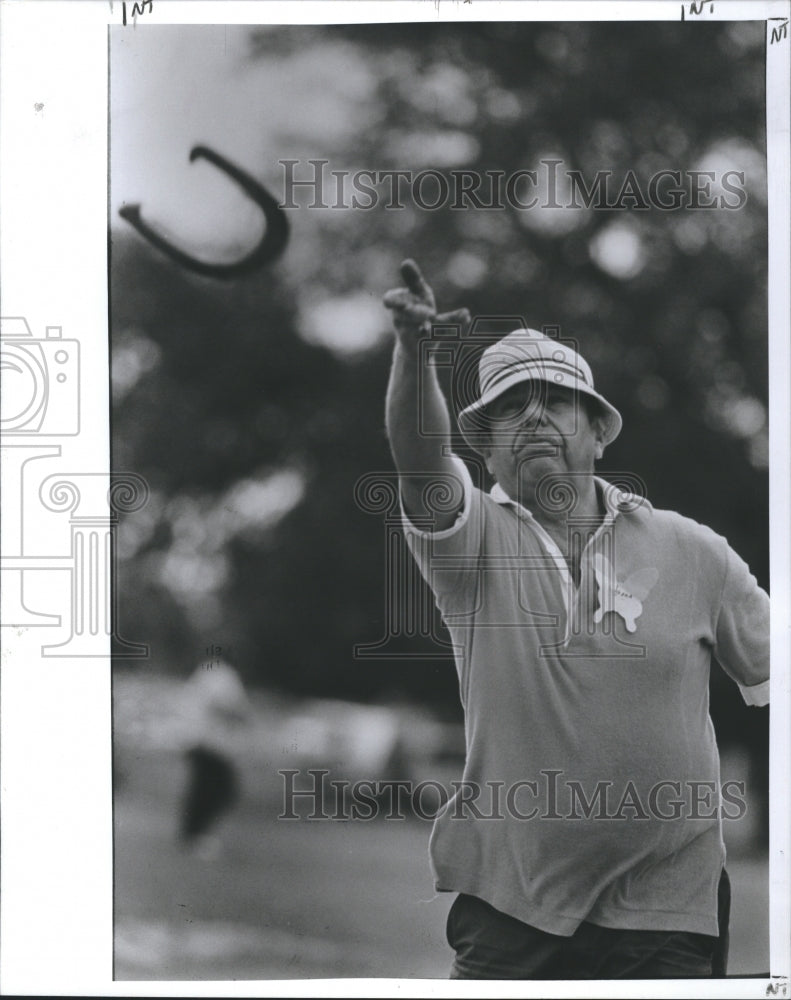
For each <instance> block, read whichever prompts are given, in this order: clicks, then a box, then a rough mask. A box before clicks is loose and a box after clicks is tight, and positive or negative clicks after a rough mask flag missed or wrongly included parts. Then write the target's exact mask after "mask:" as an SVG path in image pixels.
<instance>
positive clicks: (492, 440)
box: [484, 382, 604, 504]
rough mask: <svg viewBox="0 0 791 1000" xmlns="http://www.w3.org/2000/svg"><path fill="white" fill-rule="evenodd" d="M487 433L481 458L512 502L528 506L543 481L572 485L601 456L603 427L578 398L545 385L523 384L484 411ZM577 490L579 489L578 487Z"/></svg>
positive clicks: (569, 390) (589, 473) (556, 387)
mask: <svg viewBox="0 0 791 1000" xmlns="http://www.w3.org/2000/svg"><path fill="white" fill-rule="evenodd" d="M487 415H488V416H489V418H490V423H491V429H490V435H489V445H488V447H487V449H486V452H485V454H484V457H485V458H486V466H487V468H488V469H489V472H490V473H491V474H492V475H493V476H494V477H495V479H496V480H497V482H498V483H499V484H500V486H501V487H502V488H503V489H504V490H505V492H506V493H507V494H508V496H510V497H511V499H512V500H519V501H520V502H522V503H525V504H530V503H533V502H534V500H535V489H536V486H537V485H538V483H539V481H540V480H541V479H543V478H544V477H545V476H548V475H551V476H553V477H555V476H557V477H558V478H559V479H566V480H567V481H568V482H570V483H571V484H572V486H573V485H574V483H573V480H574V479H576V478H577V477H578V476H579V475H581V474H588V475H591V474H592V473H593V465H594V462H595V460H596V459H598V458H601V456H602V454H603V452H604V443H603V436H604V423H603V421H602V420H601V418H600V417H598V416H597V415H594V416H592V417H591V416H589V415H588V408H587V406H586V405H585V403H584V402H583V401H582V398H581V396H580V395H579V394H578V393H576V392H574V391H573V390H572V389H568V388H565V387H562V386H555V385H552V384H551V383H549V382H522V383H521V384H520V385H516V386H513V387H512V388H511V389H508V390H507V391H506V392H504V393H503V395H502V396H500V397H499V398H498V399H496V400H495V401H494V402H493V403H491V404H490V405H489V406H488V407H487ZM579 485H581V484H579Z"/></svg>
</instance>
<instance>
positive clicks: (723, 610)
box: [714, 546, 769, 705]
mask: <svg viewBox="0 0 791 1000" xmlns="http://www.w3.org/2000/svg"><path fill="white" fill-rule="evenodd" d="M714 653H715V656H716V657H717V660H718V661H719V663H720V664H721V666H722V668H723V669H724V670H725V672H726V673H727V674H728V675H729V676H730V677H731V678H733V680H734V681H736V683H737V684H738V685H739V690H740V691H741V693H742V697H743V698H744V700H745V702H746V703H747V704H748V705H768V704H769V597H768V595H767V594H766V592H765V591H764V590H762V589H761V588H760V587H759V586H758V582H757V580H756V579H755V577H754V576H753V575H752V573H751V572H750V570H749V568H748V566H747V564H746V563H745V562H744V560H743V559H742V558H741V557H740V556H738V555H737V554H736V553H735V552H734V551H733V549H732V548H731V547H730V546H726V565H725V581H724V585H723V590H722V599H721V602H720V609H719V616H718V619H717V627H716V635H715V647H714Z"/></svg>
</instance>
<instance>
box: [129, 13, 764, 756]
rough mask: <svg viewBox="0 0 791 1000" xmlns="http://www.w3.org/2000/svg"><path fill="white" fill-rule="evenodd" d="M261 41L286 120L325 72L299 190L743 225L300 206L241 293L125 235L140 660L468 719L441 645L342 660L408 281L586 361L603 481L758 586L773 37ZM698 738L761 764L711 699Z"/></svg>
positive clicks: (565, 35)
mask: <svg viewBox="0 0 791 1000" xmlns="http://www.w3.org/2000/svg"><path fill="white" fill-rule="evenodd" d="M250 40H251V48H250V60H251V61H252V62H253V63H255V62H266V63H267V64H269V65H271V66H273V67H274V68H275V69H276V70H277V73H278V78H279V79H280V80H281V81H282V86H281V89H280V94H281V95H282V94H289V93H294V94H297V93H301V92H300V91H299V89H298V82H299V79H300V76H301V75H302V74H304V73H305V68H306V67H310V68H311V72H312V73H313V74H314V77H316V76H318V78H319V81H320V82H321V80H322V72H323V71H324V72H325V74H326V76H325V79H324V85H323V86H322V87H321V88H320V91H321V92H318V91H317V92H316V94H315V97H316V100H317V101H319V102H320V103H319V106H320V107H321V109H322V113H321V115H316V116H314V117H315V124H314V125H313V126H312V127H311V128H309V127H308V126H306V125H305V124H304V121H303V120H302V119H300V118H299V115H297V116H296V118H295V122H294V123H293V124H292V125H291V126H289V124H288V122H286V124H284V125H282V135H281V137H280V138H281V141H280V143H279V145H278V146H277V147H276V149H275V152H276V153H277V155H278V156H279V157H281V158H286V157H291V158H295V159H298V160H299V161H300V166H299V170H300V171H301V173H300V175H299V176H301V177H304V176H306V175H307V173H308V170H307V167H306V166H305V164H306V163H307V160H308V159H310V158H323V159H326V160H328V161H329V166H328V169H338V170H349V171H354V170H356V169H363V168H365V169H369V170H377V171H382V170H394V169H413V170H417V169H426V168H432V169H436V170H438V171H440V172H441V173H442V174H443V175H444V176H446V177H450V171H451V170H454V169H465V170H474V171H479V172H481V171H485V170H500V171H504V172H505V173H506V174H507V175H510V174H512V173H514V172H515V171H517V170H524V169H536V167H537V165H538V163H539V161H540V160H541V159H542V158H544V159H546V158H548V157H555V158H556V159H562V161H563V166H562V169H563V170H566V169H576V170H579V171H581V172H582V175H583V177H584V178H585V179H586V181H587V182H588V183H590V182H591V180H592V179H593V176H594V174H595V172H596V171H597V170H609V171H611V172H612V175H613V178H615V179H616V191H617V188H618V187H620V182H621V181H622V179H623V178H624V176H625V175H626V173H627V171H630V170H632V171H634V173H635V177H636V178H637V180H638V182H639V184H640V187H641V189H642V191H645V190H646V187H647V183H648V180H649V178H650V177H651V175H652V174H653V173H655V172H656V171H657V170H660V169H668V170H680V171H689V170H715V171H720V172H721V171H723V170H726V169H734V170H739V171H744V189H745V190H746V192H747V199H746V202H745V203H744V204H743V205H742V206H740V207H739V210H738V211H729V210H727V209H719V210H717V211H702V210H698V211H690V210H678V211H662V210H661V209H658V208H655V207H651V208H648V209H642V208H640V207H627V208H624V209H622V210H618V209H602V210H597V209H595V208H590V209H585V208H580V209H578V210H566V209H540V210H536V211H518V210H515V209H505V210H486V209H478V210H476V209H473V208H469V207H468V208H465V209H462V210H452V209H451V208H450V207H449V206H448V205H445V206H443V207H440V208H438V209H437V210H434V211H427V210H421V209H419V208H418V207H417V206H416V205H415V204H414V203H413V202H412V201H411V200H410V199H408V198H407V199H405V201H406V204H405V207H404V208H403V209H402V210H398V209H390V210H388V209H386V208H385V207H384V201H385V199H384V198H382V199H381V200H380V202H379V204H378V205H376V206H375V207H373V208H371V209H369V210H364V209H359V210H357V211H351V210H349V211H333V210H332V209H327V210H320V209H308V208H305V207H304V206H305V205H307V204H308V203H309V201H310V199H311V197H312V196H311V193H310V192H309V191H306V190H304V189H302V190H300V191H299V192H298V194H297V195H296V196H295V197H296V198H297V201H298V202H299V204H300V205H301V206H303V207H301V208H300V209H299V210H297V209H295V210H292V212H291V222H292V232H293V237H292V245H291V247H290V249H289V251H288V252H287V254H286V256H285V257H284V258H283V260H282V261H280V262H279V263H278V264H277V265H275V267H273V268H272V269H270V270H269V271H268V272H266V273H264V274H261V275H260V277H252V278H246V279H243V280H240V281H239V282H237V283H235V284H234V285H233V286H232V287H226V286H218V285H214V284H211V283H209V282H206V281H204V280H202V279H199V278H196V277H194V276H190V275H186V274H182V273H180V272H179V271H177V270H176V269H175V268H174V267H173V266H171V265H170V263H168V262H167V261H166V260H164V259H163V258H161V257H159V256H157V255H156V254H155V253H154V252H153V251H151V250H150V249H149V248H148V247H146V246H145V245H143V244H142V243H141V242H140V241H139V240H138V239H137V237H135V236H133V235H132V234H131V233H130V232H129V231H124V230H121V229H118V230H117V231H116V232H114V234H113V253H112V270H111V277H112V336H113V371H114V381H115V402H114V411H113V442H114V467H115V468H117V469H119V470H120V469H132V470H134V471H136V472H139V473H141V474H143V475H145V476H146V478H147V479H148V480H149V482H150V484H151V486H152V490H153V494H152V502H151V505H150V510H149V513H148V514H147V515H145V514H144V515H134V516H133V517H130V518H129V519H127V521H126V522H125V524H124V525H123V530H122V537H121V543H122V544H121V555H122V560H123V561H122V569H121V578H120V586H121V589H122V594H123V596H122V616H121V620H122V631H123V632H124V634H126V635H128V636H129V637H130V638H133V639H140V638H144V639H145V640H146V641H149V642H151V643H152V645H153V647H154V655H155V656H157V657H161V658H162V659H163V660H164V661H167V662H169V663H170V664H172V666H173V668H174V669H179V670H184V671H187V670H189V669H191V667H192V666H193V665H194V662H195V659H196V658H197V657H199V656H200V652H201V649H202V648H203V646H204V645H205V644H206V643H208V642H221V643H224V644H225V645H226V647H227V646H228V645H232V646H233V650H234V654H235V655H234V656H232V659H233V660H234V662H235V663H237V664H238V665H239V666H240V667H241V668H242V670H243V671H244V673H245V674H246V676H247V677H248V678H249V679H254V680H258V681H260V682H263V683H267V684H270V685H277V686H281V687H283V688H288V689H290V690H293V691H299V692H311V693H314V694H336V695H339V696H352V697H377V696H382V695H383V694H384V693H385V692H387V693H390V694H392V693H398V692H400V693H405V694H408V695H410V696H412V697H419V698H423V699H426V700H431V701H433V702H435V703H436V704H437V705H440V706H446V707H449V710H451V711H452V710H453V707H454V706H456V702H457V695H456V690H455V689H456V680H455V673H454V671H453V669H452V666H451V662H450V659H447V660H446V661H437V660H428V659H423V658H422V657H421V654H426V653H429V652H436V651H437V647H436V644H435V643H434V642H433V641H432V640H430V639H427V638H422V639H421V638H419V637H418V638H413V639H409V640H406V639H405V640H404V644H405V648H406V649H408V651H409V652H410V653H411V654H412V656H413V658H412V659H409V660H393V661H384V662H382V661H376V660H372V661H370V660H369V661H366V660H356V659H355V658H354V657H353V655H352V649H353V646H354V645H355V644H357V643H373V642H376V641H377V640H378V639H380V638H381V636H382V635H383V632H384V627H385V618H386V615H385V579H386V561H385V548H384V546H385V529H384V524H383V521H382V519H381V518H378V517H373V516H371V515H370V514H368V513H365V512H363V511H361V510H360V509H359V508H358V507H357V506H356V505H355V502H354V495H353V491H354V485H355V483H356V482H357V480H358V479H359V478H360V477H361V476H363V475H364V474H366V473H369V472H372V471H377V470H383V471H390V470H391V461H390V457H389V453H388V449H387V445H386V440H385V437H384V433H383V398H384V390H385V385H386V380H387V370H388V365H389V350H390V348H389V343H390V341H389V338H388V337H387V336H386V330H387V317H386V316H385V314H384V312H383V311H382V312H381V313H379V312H377V311H376V310H377V308H378V307H377V303H378V300H379V297H380V295H381V293H382V292H383V291H384V290H385V289H386V288H388V287H390V286H391V284H392V283H394V281H395V280H396V276H397V266H398V263H399V261H400V259H401V258H402V257H404V256H407V255H410V256H414V257H415V258H416V259H417V260H419V261H420V262H421V264H422V265H423V267H424V270H425V273H426V274H427V275H428V276H429V278H430V280H431V281H432V282H433V283H434V286H435V289H436V291H437V297H438V300H439V301H440V302H441V303H442V304H443V305H445V306H447V307H452V306H455V305H461V304H464V305H467V306H469V307H470V308H471V309H472V310H473V312H475V313H478V314H491V313H497V314H507V315H522V316H524V317H525V319H526V320H527V321H528V322H529V323H530V324H531V325H533V326H541V325H544V324H557V325H559V326H560V328H561V331H562V334H563V335H564V336H570V337H574V338H575V339H576V340H577V341H578V342H579V345H580V348H581V350H582V351H583V353H584V354H585V355H586V357H588V358H589V360H590V361H591V363H592V366H593V368H594V371H595V373H596V377H597V383H598V385H599V387H600V388H601V390H602V391H603V392H604V393H605V394H606V395H607V396H608V397H609V398H611V399H612V400H613V401H614V402H615V403H616V404H617V405H618V406H619V408H620V409H621V410H622V412H623V416H624V431H623V434H622V435H621V437H620V438H619V440H618V441H617V442H616V443H615V444H614V445H613V446H612V447H611V449H610V450H609V451H608V454H607V456H606V460H605V462H604V464H603V472H604V474H605V475H606V472H607V470H608V469H610V470H629V471H630V472H633V473H637V474H638V475H640V476H642V478H643V479H644V480H645V481H646V483H647V487H648V493H649V497H650V498H651V500H652V502H653V503H654V504H655V505H656V506H660V507H672V508H674V509H677V510H679V511H681V512H682V513H684V514H687V515H689V516H691V517H694V518H696V519H697V520H699V521H701V522H704V523H707V524H709V525H711V526H712V527H713V528H714V529H715V530H717V531H719V532H721V533H723V534H725V535H726V536H727V537H728V539H729V540H730V542H731V544H732V545H733V546H734V547H735V548H736V549H737V550H738V551H739V552H740V553H741V554H742V555H743V556H744V557H745V558H746V559H747V560H748V562H749V563H750V565H751V566H752V567H753V569H754V571H755V573H756V575H757V576H758V577H759V580H760V581H761V582H762V584H764V585H766V584H767V581H768V530H767V525H768V475H767V466H768V452H767V445H766V441H767V437H766V435H767V428H766V403H767V334H766V331H767V318H766V284H765V281H766V277H765V275H766V189H765V176H764V166H763V156H764V103H763V102H764V55H763V51H764V48H763V46H764V27H763V24H762V23H760V22H755V23H751V22H734V23H727V22H712V23H701V24H694V25H691V24H685V25H682V24H669V23H661V24H659V23H657V24H650V23H646V24H640V23H632V24H609V23H591V24H587V23H585V24H549V23H548V24H526V23H520V24H501V23H479V24H453V23H448V24H398V25H387V26H375V25H347V26H333V27H329V26H322V27H308V26H305V27H277V28H267V29H260V30H256V31H253V32H251V38H250ZM292 85H293V90H290V89H289V88H290V87H292ZM271 99H272V100H275V98H271ZM278 99H279V100H282V96H281V97H280V98H278ZM262 100H263V98H262ZM292 100H294V101H296V98H292ZM322 101H323V102H324V103H323V104H322V103H321V102H322ZM333 101H334V103H332V102H333ZM328 102H329V103H328ZM264 113H265V112H262V114H264ZM295 114H296V112H295ZM267 169H269V168H267ZM282 176H284V175H282ZM333 190H334V189H333ZM328 197H329V198H330V199H331V198H332V194H330V195H328ZM626 205H627V206H629V205H631V203H630V202H626ZM449 388H450V385H449ZM135 518H138V521H137V526H136V524H135ZM146 518H147V520H146ZM141 525H142V526H141ZM132 594H134V597H132ZM712 711H713V714H714V715H715V721H719V720H722V724H723V727H724V731H725V728H726V729H727V733H739V734H741V735H742V736H743V737H744V738H747V739H749V740H751V741H752V742H753V744H754V745H757V743H758V742H759V741H760V740H762V739H763V738H764V731H765V729H764V726H765V724H764V722H763V721H762V717H760V716H759V714H758V713H754V712H752V713H750V712H748V711H747V710H746V709H744V708H743V707H742V706H741V702H740V699H739V695H738V692H736V690H735V687H734V686H733V685H732V684H731V683H730V682H729V681H727V680H725V679H723V677H722V675H721V673H719V672H718V673H717V674H716V675H715V676H714V678H713V683H712Z"/></svg>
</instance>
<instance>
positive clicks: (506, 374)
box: [459, 329, 623, 452]
mask: <svg viewBox="0 0 791 1000" xmlns="http://www.w3.org/2000/svg"><path fill="white" fill-rule="evenodd" d="M478 378H479V381H480V398H479V399H477V400H476V401H475V402H474V403H472V404H471V405H470V406H468V407H466V408H465V409H464V410H462V411H461V413H460V414H459V428H460V430H461V432H462V434H463V435H464V438H465V440H466V441H467V444H469V445H470V447H471V448H474V449H475V451H477V452H480V450H481V448H480V445H482V444H484V442H485V441H487V440H488V428H489V422H488V416H487V413H486V407H487V406H488V405H489V404H490V403H492V402H494V400H495V399H497V398H498V397H500V396H502V394H503V393H504V392H506V390H508V389H510V388H511V387H512V386H514V385H518V384H519V383H520V382H533V381H540V382H548V383H550V384H551V385H559V386H564V387H565V388H567V389H575V390H576V391H577V392H584V393H585V394H586V395H587V396H592V397H593V399H595V400H596V401H597V402H598V403H599V404H600V405H601V408H602V417H603V418H604V421H605V430H604V440H603V443H604V444H605V445H608V444H610V442H611V441H614V440H615V439H616V438H617V437H618V435H619V434H620V432H621V427H622V425H623V421H622V420H621V414H620V413H619V412H618V411H617V410H616V409H615V407H614V406H613V405H612V404H611V403H608V402H607V400H606V399H605V398H604V396H601V395H599V393H598V392H596V390H595V389H594V387H593V373H592V372H591V370H590V366H589V365H588V363H587V361H585V359H584V358H583V357H582V356H581V355H580V354H578V353H577V352H576V351H574V350H572V349H571V348H570V347H568V346H567V345H565V344H563V343H560V342H559V341H557V340H552V339H551V338H550V337H547V336H545V335H544V334H543V333H539V331H538V330H529V329H523V330H514V331H512V332H511V333H509V334H508V336H506V337H503V339H502V340H499V341H498V342H497V343H496V344H492V345H491V346H490V347H487V348H486V350H485V351H484V352H483V354H482V355H481V360H480V362H479V364H478Z"/></svg>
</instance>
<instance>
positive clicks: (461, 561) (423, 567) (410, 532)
mask: <svg viewBox="0 0 791 1000" xmlns="http://www.w3.org/2000/svg"><path fill="white" fill-rule="evenodd" d="M453 463H454V467H455V472H456V475H457V476H458V479H459V484H460V486H461V488H462V490H463V493H464V500H463V503H462V508H461V510H460V512H459V515H458V517H457V518H456V520H455V522H454V523H453V524H452V525H451V526H450V527H449V528H445V529H443V530H442V531H430V530H424V529H423V528H420V527H418V526H416V525H415V524H414V523H413V522H412V521H411V520H410V519H409V516H408V515H407V513H406V510H405V509H404V502H403V498H402V499H401V518H402V525H403V529H404V535H405V537H406V541H407V545H408V546H409V550H410V552H411V553H412V555H413V557H414V559H415V561H416V563H417V565H418V568H419V569H420V572H421V574H422V576H423V578H424V579H425V581H426V582H427V583H428V585H429V587H431V589H432V591H433V592H434V594H435V595H436V596H438V597H439V596H441V595H443V594H448V593H450V592H452V591H454V590H456V589H457V588H458V587H459V585H460V584H461V582H462V581H463V580H465V579H469V578H470V577H471V576H472V574H474V573H475V572H476V571H477V566H478V557H479V553H480V548H481V539H482V535H483V532H482V527H481V520H482V517H483V513H484V510H483V504H482V496H481V492H480V490H478V489H476V488H475V487H474V486H473V484H472V479H471V478H470V473H469V471H468V470H467V466H466V465H465V464H464V462H462V460H461V459H460V458H459V457H458V456H456V455H454V456H453Z"/></svg>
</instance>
